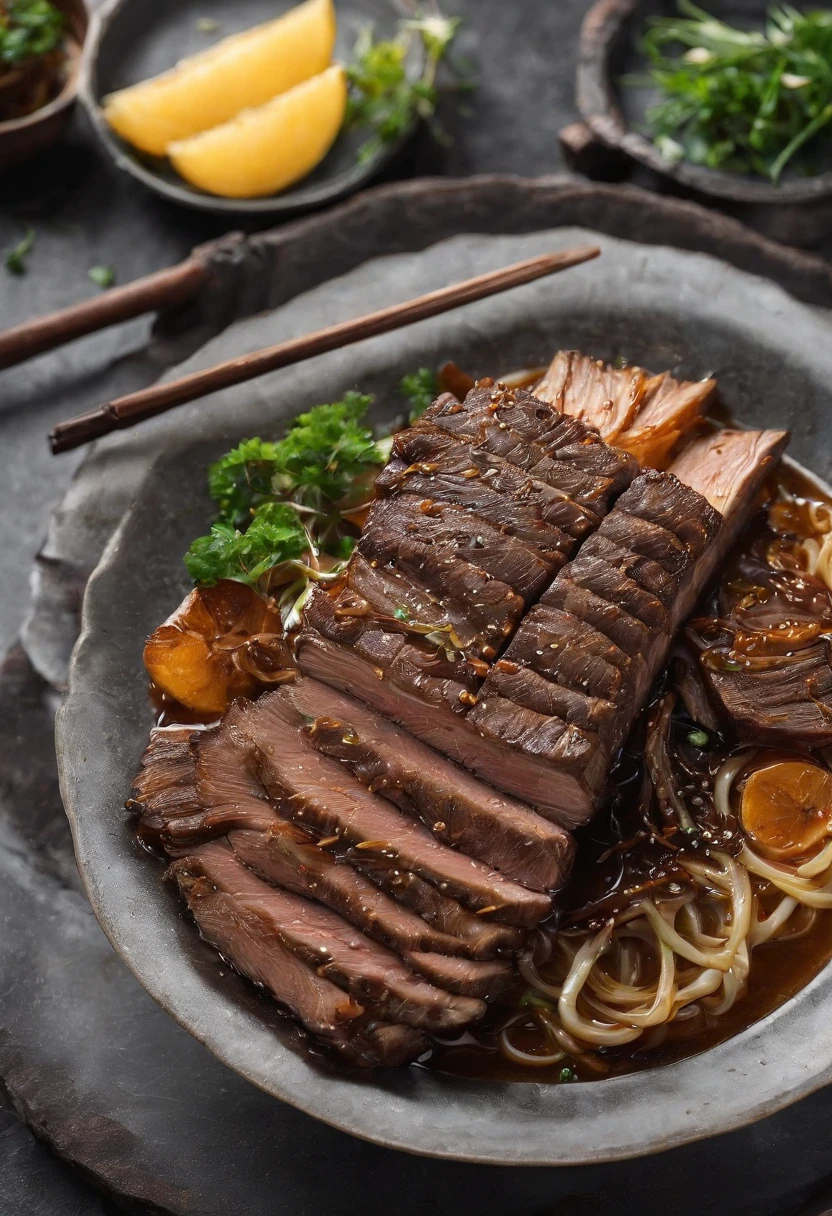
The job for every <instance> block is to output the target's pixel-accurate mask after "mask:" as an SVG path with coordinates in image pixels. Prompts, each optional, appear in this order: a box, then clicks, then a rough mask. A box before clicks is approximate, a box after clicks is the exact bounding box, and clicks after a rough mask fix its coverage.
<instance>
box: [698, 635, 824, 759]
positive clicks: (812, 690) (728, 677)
mask: <svg viewBox="0 0 832 1216" xmlns="http://www.w3.org/2000/svg"><path fill="white" fill-rule="evenodd" d="M769 663H770V665H768V666H765V667H762V668H756V669H749V670H743V669H741V670H740V671H729V670H720V669H718V668H714V667H711V666H708V665H706V664H702V665H701V666H700V671H701V672H702V674H703V676H704V678H705V681H706V683H707V685H708V688H709V691H710V693H711V695H712V697H713V698H714V699H715V701H716V703H717V705H718V707H719V709H720V710H721V712H722V714H723V716H724V717H725V718H727V720H728V724H729V728H733V730H735V731H736V733H737V735H738V736H739V737H740V738H741V739H747V740H749V741H750V742H754V743H769V744H772V745H775V746H777V745H779V746H785V747H795V746H796V747H799V748H807V747H827V746H829V745H830V744H832V666H830V663H832V654H830V643H829V642H828V641H827V640H826V639H825V638H822V639H821V640H820V641H818V642H816V643H814V644H813V645H811V646H807V647H804V648H803V649H801V650H799V651H796V652H795V654H794V656H792V655H788V656H782V657H781V658H780V659H777V658H772V659H771V660H769Z"/></svg>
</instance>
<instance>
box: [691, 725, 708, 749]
mask: <svg viewBox="0 0 832 1216" xmlns="http://www.w3.org/2000/svg"><path fill="white" fill-rule="evenodd" d="M710 741H711V736H710V735H709V734H708V732H707V731H706V730H701V729H697V730H691V731H688V743H689V744H690V745H691V747H698V748H699V750H700V751H704V749H705V748H706V747H707V746H708V744H709V743H710Z"/></svg>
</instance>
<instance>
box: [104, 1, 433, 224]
mask: <svg viewBox="0 0 832 1216" xmlns="http://www.w3.org/2000/svg"><path fill="white" fill-rule="evenodd" d="M296 3H297V0H105V3H104V4H103V6H102V7H101V8H100V9H99V10H97V11H96V12H95V13H94V15H93V18H92V22H91V24H90V33H89V38H88V41H87V48H86V53H85V55H84V64H83V71H82V74H81V83H80V97H81V101H82V103H83V105H84V107H85V108H86V111H87V114H88V115H89V117H90V120H91V122H92V125H93V128H94V129H95V132H96V134H97V135H98V138H99V139H100V141H101V143H102V146H103V147H104V150H105V151H106V152H107V153H108V154H109V155H110V156H111V157H112V159H113V160H114V161H115V163H116V165H117V166H118V167H119V169H122V170H123V171H124V172H125V173H129V174H130V175H131V177H134V178H136V179H137V180H138V181H140V182H141V183H142V184H143V185H144V186H146V187H147V188H148V189H149V190H152V191H153V192H154V193H155V194H159V195H161V196H162V197H163V198H166V199H168V200H169V201H170V202H174V203H179V204H181V205H183V206H186V207H191V208H194V209H195V210H198V211H210V212H212V213H216V214H220V213H226V214H229V215H247V216H264V217H265V216H288V215H297V214H300V213H301V212H304V211H310V210H312V209H314V208H315V207H321V206H323V205H325V204H327V203H331V202H334V201H335V200H336V199H339V198H344V197H345V196H346V195H348V194H352V193H353V192H354V191H356V190H358V189H359V188H360V187H361V186H364V185H366V184H367V182H369V181H370V180H371V179H372V178H373V177H375V176H376V174H378V173H379V172H380V171H381V169H382V168H383V167H384V166H385V165H386V164H387V163H388V162H389V161H390V159H391V158H392V157H393V156H395V154H396V153H397V152H398V151H399V149H400V148H401V147H402V145H403V143H404V142H405V140H406V139H407V138H409V136H410V134H411V133H412V128H411V131H408V132H406V133H405V134H404V135H403V136H402V137H401V138H400V139H398V140H396V141H394V142H391V143H390V144H389V145H387V146H386V147H385V148H383V149H382V150H381V151H380V152H379V153H377V154H376V155H375V156H373V157H371V158H370V159H369V160H366V161H365V160H361V161H359V160H358V158H357V153H358V150H359V148H360V146H361V145H362V143H363V142H364V141H365V140H366V139H367V137H368V133H367V132H366V131H363V130H354V131H346V132H342V133H341V134H340V135H339V136H338V139H337V140H336V141H335V144H334V145H333V147H332V148H331V150H330V151H329V152H328V153H327V155H326V157H325V158H324V160H323V161H322V162H321V164H320V165H318V166H317V168H316V169H314V170H313V171H312V173H310V174H309V176H308V177H306V178H304V179H303V180H302V181H299V182H297V183H296V184H295V185H294V186H290V187H289V188H288V189H286V190H283V191H281V193H280V194H273V195H268V196H267V197H265V198H252V199H230V198H218V197H217V196H216V195H213V194H207V193H205V192H204V191H202V190H200V189H198V187H196V186H191V185H189V184H188V182H186V181H185V180H184V179H183V178H181V177H180V176H179V174H178V173H177V172H176V171H175V170H174V169H173V167H172V166H171V165H170V163H169V162H168V161H167V160H166V159H165V158H164V157H157V156H148V155H146V154H145V153H143V152H139V151H137V150H136V149H135V148H133V147H131V146H130V145H129V144H128V143H126V142H125V140H123V139H121V137H120V136H118V135H117V134H116V133H115V131H113V130H112V129H111V127H110V126H109V124H108V123H107V120H106V119H105V117H104V111H103V109H102V104H101V103H102V100H103V99H104V97H106V95H107V94H108V93H112V92H115V90H116V89H121V88H125V87H126V86H128V85H131V84H136V83H138V82H139V81H141V80H147V79H148V78H149V77H151V76H156V75H158V73H160V72H164V71H167V70H168V69H169V68H171V67H173V66H174V64H175V63H176V62H178V60H180V59H183V58H185V57H186V56H188V55H194V54H196V53H197V52H198V51H204V50H206V49H207V48H208V47H209V46H211V45H212V43H214V42H217V41H218V40H219V39H220V38H225V37H227V36H228V35H229V34H236V33H239V32H240V31H241V30H246V29H250V28H251V27H252V26H254V25H258V24H260V23H261V22H263V21H268V20H270V19H272V18H273V17H276V16H279V15H280V13H281V12H283V11H284V10H288V9H290V8H293V7H294V6H295V4H296ZM336 9H337V13H338V36H337V40H336V45H335V52H334V54H335V58H336V59H339V60H341V62H343V63H348V62H349V61H350V59H351V58H352V49H353V46H354V44H355V40H356V38H357V37H358V33H359V31H360V30H361V29H362V27H364V26H367V25H371V26H372V27H373V30H374V32H375V34H376V36H377V37H379V38H390V37H392V36H393V35H394V34H395V31H396V27H397V23H398V20H399V19H400V18H401V17H402V16H405V15H407V14H408V12H410V11H411V10H409V9H408V8H407V6H406V4H405V0H336ZM205 21H214V22H216V30H215V31H212V32H203V31H202V29H201V28H200V24H201V23H202V22H205ZM409 70H410V71H411V72H412V73H413V74H415V75H418V73H419V71H420V70H421V55H420V54H417V53H415V52H414V53H412V54H411V57H410V62H409Z"/></svg>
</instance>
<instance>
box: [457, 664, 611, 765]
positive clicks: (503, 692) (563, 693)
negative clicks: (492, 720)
mask: <svg viewBox="0 0 832 1216" xmlns="http://www.w3.org/2000/svg"><path fill="white" fill-rule="evenodd" d="M488 691H489V695H490V694H492V693H496V694H497V695H498V696H500V697H503V698H504V699H505V700H507V701H513V702H514V703H515V704H516V705H522V706H524V707H525V708H526V709H533V710H534V711H535V712H536V713H539V714H546V715H549V716H552V717H557V718H561V719H562V720H563V721H564V722H571V723H573V725H575V726H578V727H580V728H581V730H583V731H589V732H593V733H597V735H598V737H599V739H600V740H601V743H602V745H603V746H605V748H606V747H607V746H608V744H609V741H610V739H611V737H612V733H613V732H614V730H615V720H616V717H617V713H616V708H615V705H614V704H613V703H612V702H611V701H607V700H605V699H604V698H601V697H592V696H587V695H586V694H585V693H583V692H577V691H575V690H574V689H571V688H564V686H563V685H562V684H558V683H557V682H556V681H555V680H551V679H548V678H547V677H546V676H544V675H540V674H539V673H538V672H537V671H534V670H533V669H532V668H531V667H525V666H522V665H520V664H518V663H513V662H511V661H510V660H508V661H504V660H502V659H500V660H498V661H497V662H496V663H495V664H494V666H493V668H492V669H491V674H490V676H489V678H488ZM472 717H473V718H474V719H475V720H476V712H474V714H473V715H472Z"/></svg>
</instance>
